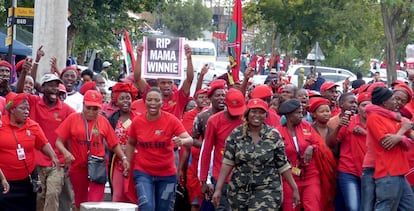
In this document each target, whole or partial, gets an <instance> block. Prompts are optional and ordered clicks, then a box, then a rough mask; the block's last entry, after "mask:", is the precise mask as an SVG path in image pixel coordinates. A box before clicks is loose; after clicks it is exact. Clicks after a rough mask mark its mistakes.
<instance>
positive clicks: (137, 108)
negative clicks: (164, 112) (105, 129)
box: [131, 99, 147, 114]
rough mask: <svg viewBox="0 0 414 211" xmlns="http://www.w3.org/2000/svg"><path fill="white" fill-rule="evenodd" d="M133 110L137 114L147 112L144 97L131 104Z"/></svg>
mask: <svg viewBox="0 0 414 211" xmlns="http://www.w3.org/2000/svg"><path fill="white" fill-rule="evenodd" d="M131 111H133V112H134V113H136V114H145V113H146V112H147V107H146V106H145V102H144V100H143V99H139V100H135V101H134V102H132V104H131Z"/></svg>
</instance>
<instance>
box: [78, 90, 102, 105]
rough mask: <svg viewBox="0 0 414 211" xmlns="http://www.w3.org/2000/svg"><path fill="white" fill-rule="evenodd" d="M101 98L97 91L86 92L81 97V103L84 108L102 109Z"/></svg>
mask: <svg viewBox="0 0 414 211" xmlns="http://www.w3.org/2000/svg"><path fill="white" fill-rule="evenodd" d="M102 100H103V97H102V95H101V93H100V92H99V91H97V90H88V91H86V93H85V95H84V96H83V103H84V104H85V105H86V106H97V107H99V108H102Z"/></svg>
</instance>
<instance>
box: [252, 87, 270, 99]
mask: <svg viewBox="0 0 414 211" xmlns="http://www.w3.org/2000/svg"><path fill="white" fill-rule="evenodd" d="M251 96H252V98H261V99H263V98H266V97H271V96H273V92H272V89H271V88H270V87H269V86H268V85H258V86H256V87H255V88H254V89H253V91H252V93H251Z"/></svg>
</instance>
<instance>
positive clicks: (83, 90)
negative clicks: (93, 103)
mask: <svg viewBox="0 0 414 211" xmlns="http://www.w3.org/2000/svg"><path fill="white" fill-rule="evenodd" d="M88 90H96V83H95V82H94V81H88V82H86V83H84V84H83V85H82V86H81V88H80V89H79V93H81V94H82V95H85V93H86V91H88Z"/></svg>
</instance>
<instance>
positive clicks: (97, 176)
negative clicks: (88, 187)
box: [82, 113, 107, 184]
mask: <svg viewBox="0 0 414 211" xmlns="http://www.w3.org/2000/svg"><path fill="white" fill-rule="evenodd" d="M82 117H83V123H84V125H85V130H86V139H87V144H86V145H87V146H88V179H89V180H90V181H91V182H94V183H98V184H105V183H106V181H107V178H106V161H105V158H104V157H99V156H95V155H91V154H90V145H91V137H90V135H89V133H88V123H87V122H86V118H85V115H84V114H83V113H82Z"/></svg>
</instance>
